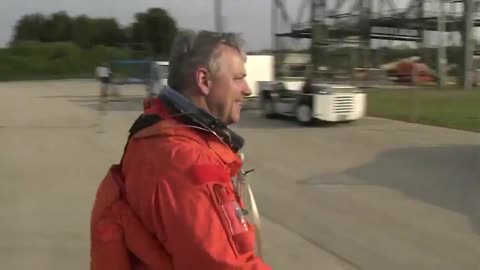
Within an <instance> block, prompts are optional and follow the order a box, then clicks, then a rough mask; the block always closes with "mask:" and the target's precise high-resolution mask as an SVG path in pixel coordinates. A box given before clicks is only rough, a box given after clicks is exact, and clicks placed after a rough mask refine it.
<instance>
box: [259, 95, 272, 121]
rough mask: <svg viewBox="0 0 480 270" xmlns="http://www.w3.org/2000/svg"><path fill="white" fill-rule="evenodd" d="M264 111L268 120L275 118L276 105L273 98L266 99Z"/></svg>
mask: <svg viewBox="0 0 480 270" xmlns="http://www.w3.org/2000/svg"><path fill="white" fill-rule="evenodd" d="M262 110H263V115H264V116H265V117H266V118H274V117H275V104H274V103H273V100H272V99H271V98H266V99H264V100H263V101H262Z"/></svg>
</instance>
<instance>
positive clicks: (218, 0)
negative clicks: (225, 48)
mask: <svg viewBox="0 0 480 270" xmlns="http://www.w3.org/2000/svg"><path fill="white" fill-rule="evenodd" d="M214 1H215V2H214V7H213V9H214V13H215V15H214V20H215V31H217V32H223V23H222V0H214Z"/></svg>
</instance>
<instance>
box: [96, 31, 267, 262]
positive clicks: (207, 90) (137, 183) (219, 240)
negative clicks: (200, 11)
mask: <svg viewBox="0 0 480 270" xmlns="http://www.w3.org/2000/svg"><path fill="white" fill-rule="evenodd" d="M172 48H173V49H172V52H171V58H170V70H169V86H171V87H172V88H173V89H175V90H177V91H178V92H180V93H181V94H182V95H183V96H185V97H187V98H188V99H189V100H190V101H191V102H192V103H194V104H195V105H196V106H198V107H200V108H203V109H205V110H206V111H208V112H209V113H210V114H212V115H213V116H215V117H217V118H218V119H219V120H221V121H222V122H223V123H224V124H226V125H229V124H232V123H235V122H238V121H239V119H240V111H241V106H242V102H243V100H244V97H245V96H248V95H250V94H251V90H250V89H249V87H248V85H247V82H246V80H245V76H246V71H245V66H244V63H245V55H244V54H243V53H242V51H241V49H240V46H239V43H238V41H237V39H235V36H234V35H220V34H216V33H208V32H201V33H200V34H197V35H194V34H188V33H187V34H184V35H182V34H181V35H180V36H179V37H177V39H176V42H175V43H174V44H173V46H172ZM144 114H146V115H152V114H153V115H158V116H160V118H161V119H162V120H161V121H159V122H158V123H156V124H154V125H151V126H149V127H147V128H145V129H143V130H141V131H139V132H137V133H136V134H134V135H133V136H132V137H131V139H130V140H129V143H128V146H127V148H126V151H125V155H124V157H123V160H122V166H121V175H122V177H123V181H124V183H123V184H121V185H122V186H123V192H124V196H125V201H126V203H127V204H128V208H129V209H130V210H131V212H133V213H135V214H134V215H133V214H130V216H132V217H133V216H136V217H137V218H138V221H139V223H141V225H138V224H137V225H138V226H137V227H138V228H140V227H143V229H142V230H145V232H142V235H149V236H146V237H147V238H148V237H151V238H152V239H153V242H152V239H149V240H148V241H147V240H145V241H144V242H148V243H149V244H141V243H139V242H140V241H143V240H136V238H135V237H133V238H132V237H129V236H125V237H124V238H125V239H127V242H128V241H129V238H131V242H132V243H133V244H131V243H130V244H129V245H130V246H135V247H136V248H137V250H142V249H141V248H138V247H139V246H142V245H143V247H144V249H143V250H144V251H137V252H136V253H135V252H133V253H134V254H135V255H136V256H135V257H136V260H135V261H134V263H132V264H133V265H132V268H133V269H149V270H150V269H158V270H163V269H175V270H191V269H208V270H220V269H222V270H223V269H225V270H230V269H232V270H233V269H238V270H241V269H242V270H243V269H245V270H246V269H252V270H253V269H256V270H257V269H258V270H267V269H271V268H270V267H269V266H268V265H267V264H266V263H265V262H264V261H263V260H262V259H261V258H260V257H258V256H256V254H255V237H256V235H255V228H254V226H252V225H251V224H250V223H249V222H248V221H247V220H246V218H245V214H244V211H243V208H244V207H245V205H244V202H243V201H242V200H241V198H239V196H238V194H237V192H236V190H235V187H234V185H233V183H232V177H235V176H236V175H237V174H238V173H239V171H240V170H241V167H242V160H241V159H240V158H239V156H238V154H237V153H235V151H233V150H232V149H231V148H230V147H228V146H227V145H226V144H224V143H223V142H222V140H220V139H219V138H218V137H217V136H215V135H214V134H213V133H211V132H208V131H205V130H202V129H201V128H198V127H195V126H191V125H188V124H186V123H185V122H182V121H181V120H180V119H179V118H178V117H177V116H178V112H177V111H175V109H174V108H172V107H171V106H170V105H169V104H167V103H165V102H164V101H163V100H162V99H160V98H153V99H152V100H151V102H150V103H149V104H148V105H147V106H146V108H145V112H144ZM107 193H108V191H107ZM110 193H111V192H110ZM102 194H105V193H97V203H96V206H95V210H94V215H93V217H92V224H94V223H95V222H96V221H98V220H99V218H98V217H99V216H100V214H98V213H100V212H99V211H100V210H98V209H101V208H107V205H108V204H106V203H105V202H106V200H105V199H103V202H104V203H103V205H102V198H99V197H101V196H104V197H108V196H110V195H108V196H107V195H102ZM99 205H100V206H99ZM130 210H129V211H130ZM95 211H97V212H95ZM124 216H125V215H124ZM120 219H121V221H120V222H119V223H122V224H126V223H129V224H133V223H134V222H131V221H126V219H127V218H125V217H122V218H120ZM132 219H133V218H132ZM129 226H130V225H129ZM129 226H126V225H122V230H123V231H124V233H125V234H128V233H129V230H133V229H129V228H128V227H129ZM105 228H106V227H105ZM105 228H104V229H102V231H101V230H100V229H98V228H97V229H95V230H92V235H93V236H92V237H93V238H94V239H95V237H96V238H102V239H107V238H112V236H111V235H112V232H110V231H109V229H105ZM139 230H140V229H139ZM95 235H96V236H95ZM137 238H138V239H140V238H141V237H137ZM152 243H153V244H152ZM156 243H157V244H156ZM100 246H101V245H100V244H98V242H94V241H92V250H93V253H92V254H94V255H92V267H91V268H92V269H103V268H105V269H110V268H109V265H113V264H110V263H109V262H108V261H107V262H106V263H105V259H103V266H100V265H101V264H102V263H100V262H99V261H100V260H98V262H97V261H95V260H96V259H95V257H99V256H100V255H98V254H100V253H101V252H100V251H99V250H101V249H102V248H103V247H100ZM147 246H148V247H149V248H146V247H147ZM152 250H155V252H154V251H152ZM157 251H158V253H156V252H157ZM107 253H108V252H106V253H105V252H104V254H102V256H104V257H105V256H107V258H108V256H114V255H112V254H113V253H111V255H108V254H107ZM139 253H142V254H139ZM146 253H151V254H146ZM105 254H106V255H105ZM152 254H153V255H152ZM155 254H159V255H155ZM145 258H146V259H145ZM111 260H112V261H114V260H116V258H111ZM125 268H128V267H125Z"/></svg>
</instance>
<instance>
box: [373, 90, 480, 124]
mask: <svg viewBox="0 0 480 270" xmlns="http://www.w3.org/2000/svg"><path fill="white" fill-rule="evenodd" d="M367 113H368V115H370V116H375V117H383V118H390V119H395V120H402V121H407V122H416V123H421V124H428V125H435V126H442V127H448V128H454V129H462V130H468V131H475V132H480V89H474V90H471V91H466V90H459V89H422V88H417V89H372V90H369V91H368V112H367Z"/></svg>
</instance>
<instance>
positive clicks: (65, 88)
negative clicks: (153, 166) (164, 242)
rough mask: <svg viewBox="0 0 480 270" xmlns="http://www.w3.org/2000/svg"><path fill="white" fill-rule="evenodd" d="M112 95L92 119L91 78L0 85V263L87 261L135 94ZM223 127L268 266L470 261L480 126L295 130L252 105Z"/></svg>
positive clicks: (478, 245)
mask: <svg viewBox="0 0 480 270" xmlns="http://www.w3.org/2000/svg"><path fill="white" fill-rule="evenodd" d="M121 91H122V93H123V94H124V102H113V103H109V104H108V108H109V111H108V113H107V114H106V115H103V116H102V115H100V114H99V113H98V111H97V110H96V109H97V106H98V103H97V94H98V85H97V84H96V83H95V82H92V81H88V80H84V81H79V80H71V81H46V82H21V83H2V84H0V147H1V148H0V149H1V154H0V179H1V188H0V205H1V206H2V207H1V208H0V239H2V240H1V241H0V262H1V264H2V269H9V270H17V269H36V270H57V269H58V270H60V269H70V270H75V269H79V270H80V269H88V260H89V258H88V248H89V232H88V224H89V214H90V207H91V204H92V199H93V196H94V192H95V190H96V187H97V184H98V182H99V181H100V180H101V178H102V177H103V176H104V174H105V172H106V170H107V167H108V166H109V165H110V164H111V163H113V162H117V161H118V160H119V158H120V154H121V151H122V149H123V144H124V142H125V139H126V135H127V130H128V128H129V126H130V124H131V123H132V121H133V120H134V119H135V118H136V117H137V115H138V113H139V112H140V108H141V98H142V95H143V94H144V92H143V88H141V87H138V86H129V87H122V89H121ZM99 123H102V127H103V133H98V131H101V130H100V128H99V126H98V124H99ZM234 129H235V130H237V131H238V132H239V133H240V134H242V135H243V136H244V137H245V138H246V140H247V146H246V148H245V152H246V156H247V168H249V167H252V168H255V169H256V170H255V172H253V173H251V174H250V175H249V176H250V178H251V181H252V183H253V188H254V191H255V193H256V197H257V201H258V203H259V206H260V210H261V212H262V214H263V224H264V237H263V238H264V241H265V249H266V250H265V253H266V260H267V261H268V262H269V263H270V264H271V265H272V267H273V268H274V269H294V268H297V269H333V270H335V269H368V270H376V269H379V270H380V269H390V270H395V269H399V270H400V269H402V270H403V269H421V270H429V269H432V270H433V269H435V270H440V269H449V270H450V269H464V270H470V269H471V270H474V269H475V270H476V269H480V256H479V255H480V236H479V234H480V196H479V195H480V182H479V181H480V169H479V168H480V166H479V165H480V154H479V153H480V135H479V134H476V133H468V132H462V131H456V130H449V129H443V128H435V127H428V126H422V125H414V124H405V123H401V122H396V121H388V120H383V119H375V118H365V119H363V120H361V121H358V122H355V123H350V124H342V125H328V126H325V125H323V126H322V125H317V126H315V127H308V128H304V127H299V126H297V125H296V124H295V123H294V122H292V121H290V120H288V119H278V120H277V119H276V120H266V119H263V118H262V117H261V116H260V115H259V112H258V111H246V112H244V115H243V119H242V121H241V122H240V123H239V124H237V125H236V126H235V127H234Z"/></svg>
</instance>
